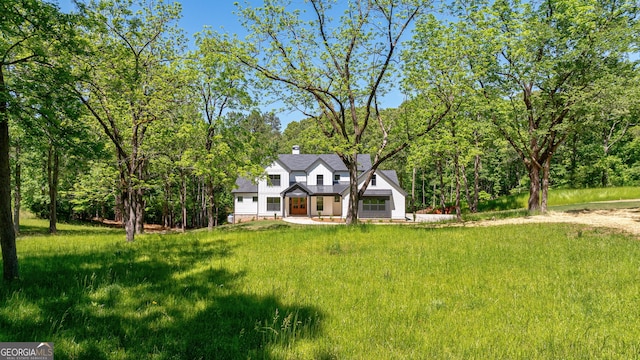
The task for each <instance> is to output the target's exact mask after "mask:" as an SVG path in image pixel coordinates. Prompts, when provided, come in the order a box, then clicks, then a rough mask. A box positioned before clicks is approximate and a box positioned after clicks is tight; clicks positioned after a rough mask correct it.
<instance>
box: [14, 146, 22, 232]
mask: <svg viewBox="0 0 640 360" xmlns="http://www.w3.org/2000/svg"><path fill="white" fill-rule="evenodd" d="M15 150H16V164H15V169H14V173H13V231H14V232H15V234H16V236H18V235H19V234H20V203H21V201H22V187H21V186H22V178H21V177H22V174H21V173H22V164H21V163H20V144H16V146H15Z"/></svg>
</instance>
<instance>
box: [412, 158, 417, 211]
mask: <svg viewBox="0 0 640 360" xmlns="http://www.w3.org/2000/svg"><path fill="white" fill-rule="evenodd" d="M416 171H417V169H416V168H415V167H414V168H413V176H412V177H411V213H412V214H413V219H414V220H415V217H416V216H415V215H416Z"/></svg>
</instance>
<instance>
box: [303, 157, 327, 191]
mask: <svg viewBox="0 0 640 360" xmlns="http://www.w3.org/2000/svg"><path fill="white" fill-rule="evenodd" d="M317 175H322V177H323V178H322V181H323V183H322V184H317V183H316V180H317ZM332 184H333V171H331V170H329V169H327V168H326V167H325V166H324V163H322V162H318V163H316V165H315V167H313V168H312V169H310V170H309V175H308V176H307V185H311V186H314V185H332Z"/></svg>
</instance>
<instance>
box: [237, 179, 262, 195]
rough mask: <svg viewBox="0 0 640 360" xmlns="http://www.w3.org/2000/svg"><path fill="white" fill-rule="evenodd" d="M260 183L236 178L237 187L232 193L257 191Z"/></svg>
mask: <svg viewBox="0 0 640 360" xmlns="http://www.w3.org/2000/svg"><path fill="white" fill-rule="evenodd" d="M257 192H258V184H254V183H253V181H251V180H249V179H247V178H243V177H239V178H237V179H236V188H235V189H233V190H231V193H257Z"/></svg>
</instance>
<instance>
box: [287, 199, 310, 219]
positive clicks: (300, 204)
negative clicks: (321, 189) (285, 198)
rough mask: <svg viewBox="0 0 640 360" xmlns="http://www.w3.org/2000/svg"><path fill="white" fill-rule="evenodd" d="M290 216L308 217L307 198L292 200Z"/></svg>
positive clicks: (290, 200) (290, 201)
mask: <svg viewBox="0 0 640 360" xmlns="http://www.w3.org/2000/svg"><path fill="white" fill-rule="evenodd" d="M289 214H291V215H307V198H306V197H304V198H290V199H289Z"/></svg>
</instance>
